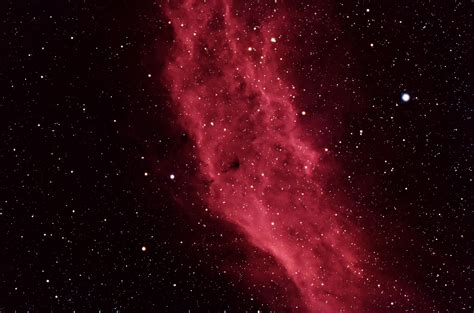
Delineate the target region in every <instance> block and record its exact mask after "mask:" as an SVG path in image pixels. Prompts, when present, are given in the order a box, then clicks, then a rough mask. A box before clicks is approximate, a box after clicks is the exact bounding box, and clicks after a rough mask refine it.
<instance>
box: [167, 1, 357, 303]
mask: <svg viewBox="0 0 474 313" xmlns="http://www.w3.org/2000/svg"><path fill="white" fill-rule="evenodd" d="M272 15H273V18H271V19H270V18H263V17H262V21H263V22H262V23H260V24H259V25H258V27H252V26H249V22H248V21H246V20H245V18H244V17H242V16H237V14H236V12H235V9H234V8H233V4H232V1H229V0H209V1H181V2H179V3H174V5H170V6H169V7H168V8H167V16H168V18H169V20H170V23H171V24H172V26H173V29H174V32H175V42H174V45H173V48H172V52H171V55H170V57H169V62H168V64H167V67H166V69H165V72H164V76H165V79H166V80H167V82H168V85H169V86H170V92H171V97H172V99H173V101H174V102H175V104H176V110H177V113H178V116H179V119H180V121H181V123H182V125H183V127H184V128H185V129H186V130H187V132H188V133H189V134H190V135H191V137H192V138H193V140H195V143H196V151H197V157H198V159H199V163H200V171H201V173H202V175H203V176H204V177H205V178H207V180H209V181H210V184H209V186H208V187H206V188H208V189H207V192H206V199H205V201H206V203H207V204H208V206H209V209H210V210H212V211H213V212H214V213H216V214H219V215H221V216H222V217H224V218H225V219H226V220H227V221H229V222H230V223H233V224H235V225H237V226H238V227H239V229H240V230H241V231H242V232H243V233H244V234H245V236H246V237H247V238H248V240H249V242H250V243H251V244H253V245H254V246H255V247H257V248H259V249H261V250H262V251H264V252H266V253H268V254H270V255H271V256H273V257H274V259H275V260H276V261H277V262H278V263H279V264H280V265H281V266H282V267H283V268H284V269H285V272H286V273H285V275H286V276H287V277H288V278H289V279H290V280H291V281H292V282H293V283H294V285H295V286H296V287H297V289H298V291H299V294H296V295H293V296H292V297H293V298H294V299H295V302H296V303H300V308H301V307H304V308H306V310H307V311H310V312H341V310H343V311H344V310H345V311H357V310H358V308H359V307H360V305H361V303H362V300H363V299H362V296H363V294H364V292H363V291H362V290H361V286H362V280H363V279H365V278H364V275H363V269H361V268H359V266H360V264H359V263H360V262H359V260H360V255H359V252H358V251H359V249H358V245H359V244H360V242H359V240H358V238H357V237H356V235H354V229H352V228H353V226H350V224H347V223H346V221H343V220H342V219H341V214H338V213H339V210H338V209H337V207H336V206H335V205H334V204H333V203H331V201H330V200H328V197H326V196H325V195H324V190H323V185H324V181H322V179H321V177H320V175H318V166H319V162H320V157H321V155H322V154H324V153H325V151H319V150H317V149H316V148H315V147H314V146H312V144H311V142H310V141H309V140H308V138H306V137H305V132H304V129H302V128H301V126H300V124H299V122H298V121H299V119H300V118H302V117H301V115H300V114H299V112H298V110H297V108H296V104H295V103H293V102H294V97H295V95H296V90H295V88H294V87H293V86H292V84H291V83H289V82H288V81H287V78H284V77H283V76H282V75H281V70H280V64H281V62H280V61H281V60H280V58H281V57H282V56H283V55H284V53H283V51H284V50H285V47H284V42H283V40H282V41H281V42H280V39H279V38H280V37H279V34H280V33H281V32H282V30H283V29H284V28H285V23H288V19H286V18H284V14H281V13H277V12H276V10H275V12H273V13H272Z"/></svg>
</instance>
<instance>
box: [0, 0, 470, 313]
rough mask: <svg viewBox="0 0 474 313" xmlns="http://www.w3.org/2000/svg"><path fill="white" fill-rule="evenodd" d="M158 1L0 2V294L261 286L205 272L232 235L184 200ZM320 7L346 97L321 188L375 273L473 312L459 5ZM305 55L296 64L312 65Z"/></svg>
mask: <svg viewBox="0 0 474 313" xmlns="http://www.w3.org/2000/svg"><path fill="white" fill-rule="evenodd" d="M304 2H305V3H306V4H307V7H306V10H311V9H313V8H316V7H317V6H318V4H317V3H315V4H313V5H311V1H304ZM315 2H316V1H315ZM159 3H160V2H159V1H158V2H152V1H149V0H146V1H128V0H122V1H94V2H92V1H58V0H56V1H29V2H28V1H22V0H20V1H10V0H8V1H2V3H1V4H0V12H1V13H2V21H1V22H0V42H1V43H2V46H1V49H0V88H1V94H0V121H1V123H0V127H1V128H0V138H1V146H0V161H1V168H0V177H1V185H0V188H1V189H0V197H1V198H0V213H1V215H0V223H1V224H0V227H1V228H0V229H1V238H2V244H1V257H0V259H1V261H0V262H1V263H0V266H1V272H0V275H1V276H0V308H3V309H11V310H13V309H16V310H20V311H21V310H26V309H29V310H30V312H31V311H49V310H53V311H65V310H68V311H72V310H76V312H81V311H88V310H99V309H102V310H111V309H112V308H117V309H120V310H121V311H158V310H160V311H165V312H168V311H169V312H184V311H187V310H188V309H191V310H192V311H194V312H196V311H197V312H207V311H209V312H215V311H218V310H224V309H229V308H233V309H234V310H236V311H242V310H244V309H248V310H250V309H255V310H256V309H257V308H260V309H262V308H265V305H264V304H263V303H260V301H259V296H258V294H259V290H260V289H261V288H262V287H261V286H253V287H252V286H251V285H249V286H247V285H246V284H244V283H240V282H239V281H238V280H236V279H235V278H231V277H228V276H226V275H222V273H221V271H219V270H218V269H219V267H220V266H221V265H222V264H223V263H224V262H229V260H231V261H232V260H233V259H234V261H235V262H236V263H238V261H237V260H239V255H240V254H239V253H240V252H239V249H240V247H242V246H243V245H245V242H244V239H243V238H242V236H241V235H239V234H238V233H237V232H235V231H234V230H233V229H232V227H231V226H229V225H225V224H223V223H222V222H220V221H216V220H211V219H209V218H208V220H206V217H205V216H202V215H200V214H197V213H196V214H194V213H189V211H191V212H192V211H193V210H192V206H191V204H190V201H191V200H190V199H192V197H191V196H188V193H189V192H190V190H192V188H190V187H189V184H190V182H189V180H187V179H186V178H187V177H190V176H192V175H194V173H195V169H194V167H193V165H192V162H191V161H190V160H191V156H190V155H189V154H190V152H189V151H190V149H189V145H190V144H191V143H190V140H189V138H187V137H186V136H184V135H183V134H182V131H181V130H180V129H179V127H177V126H176V125H175V123H176V121H175V120H174V118H173V113H172V110H171V108H170V104H169V101H168V96H167V92H166V89H165V88H164V87H163V86H162V85H161V84H160V83H159V79H157V78H156V77H157V76H158V75H159V73H160V69H161V67H162V66H163V62H165V56H166V53H167V49H168V48H169V46H170V44H171V40H172V33H171V30H170V28H169V26H168V25H167V22H166V19H165V18H164V17H163V15H162V12H161V10H160V5H159ZM367 9H369V12H367ZM332 13H333V14H334V18H335V20H337V21H338V24H339V25H338V27H337V29H335V30H334V32H335V33H336V32H340V33H341V34H342V35H341V36H342V37H344V38H345V41H346V42H347V43H348V44H347V45H345V46H344V47H345V48H344V49H347V51H348V52H349V55H348V56H347V60H346V61H347V62H348V63H349V64H350V67H351V70H350V72H348V73H347V75H349V76H350V78H351V79H353V83H352V85H351V86H352V87H351V88H353V92H354V94H355V96H354V97H353V99H351V100H350V101H346V102H345V103H340V104H337V105H338V106H339V107H341V106H342V107H343V108H342V111H343V112H344V113H342V114H339V115H338V117H337V122H333V127H334V132H335V133H336V135H334V136H333V137H331V138H332V139H331V142H328V144H329V146H330V147H331V150H332V151H335V153H334V156H335V160H336V162H339V164H342V165H341V173H339V174H338V175H339V176H338V177H339V178H338V180H337V183H335V188H336V187H337V188H338V189H340V190H339V191H340V192H343V193H345V194H347V197H348V198H349V199H352V202H353V203H354V212H355V213H354V219H355V220H357V223H358V224H359V225H361V227H362V228H363V229H364V231H366V233H367V234H370V237H371V238H372V239H373V242H371V243H370V245H371V246H372V248H373V249H374V251H377V253H379V254H380V263H379V265H378V266H379V267H380V269H381V270H383V271H385V272H387V273H390V274H391V275H393V276H394V277H395V278H396V279H398V280H399V281H403V282H405V283H406V284H407V285H409V286H411V287H412V288H414V289H415V290H417V292H419V293H420V294H422V295H423V297H424V298H426V299H428V301H429V302H431V303H432V305H433V306H432V307H436V308H438V309H439V310H442V311H445V310H449V311H450V312H461V311H466V312H472V310H473V300H472V291H471V290H472V287H473V286H472V278H473V277H472V259H473V255H472V231H471V229H472V224H471V221H472V212H471V211H472V149H471V148H472V120H471V118H472V101H473V93H474V88H473V86H472V83H473V76H472V70H473V61H472V57H473V56H474V51H473V30H474V28H473V26H474V16H473V4H472V3H471V2H469V1H449V0H448V1H405V0H402V1H378V2H375V1H347V2H344V3H343V2H342V1H338V2H337V3H335V6H334V10H333V11H332ZM310 26H311V25H310V24H308V23H306V22H305V21H304V20H301V21H299V23H298V24H297V25H296V26H295V27H300V28H301V29H303V30H304V29H310V30H311V27H310ZM306 35H307V37H306V39H305V42H304V43H302V44H301V47H304V49H305V50H306V49H307V50H306V51H312V50H314V51H317V49H318V45H317V42H316V40H315V41H312V40H311V34H310V33H307V34H306ZM328 36H332V34H328ZM371 44H373V46H371ZM314 58H317V54H316V56H315V57H314ZM304 62H306V63H303V64H300V66H298V69H299V71H300V72H301V73H300V74H299V75H300V76H301V77H302V76H309V77H311V76H312V75H317V73H310V72H309V70H307V67H305V64H306V65H307V64H308V63H311V62H314V63H317V62H318V60H317V59H313V60H311V59H310V60H309V61H308V60H306V61H304ZM149 74H150V75H151V77H149ZM336 80H337V78H336ZM300 84H301V85H302V86H304V85H305V81H304V80H302V81H301V82H300ZM404 91H406V92H408V93H410V95H411V97H412V100H411V101H409V102H408V103H402V102H401V101H400V95H401V93H402V92H404ZM310 96H311V95H309V96H307V97H310ZM313 96H315V97H316V95H313ZM311 105H312V104H311V103H309V102H305V103H303V106H305V107H306V108H307V109H308V110H311ZM328 105H330V104H328ZM344 106H346V107H344ZM360 130H363V135H362V136H361V135H360ZM142 157H143V158H142ZM171 172H173V173H175V174H176V176H177V179H176V180H174V181H171V180H169V179H168V176H169V174H170V173H171ZM144 173H150V174H149V175H148V176H145V174H144ZM197 205H199V204H197ZM183 207H184V208H188V210H183ZM185 211H188V213H185ZM203 224H206V226H207V227H206V228H203V227H202V225H203ZM222 236H223V237H222ZM218 238H231V239H232V240H230V239H229V240H224V241H225V242H226V243H225V244H222V242H221V241H222V240H221V241H219V239H218ZM219 242H221V243H219ZM143 246H146V247H147V250H146V251H142V247H143ZM48 281H49V282H48ZM244 286H247V287H244ZM387 310H388V309H387ZM392 310H395V311H396V309H392ZM424 310H427V309H426V308H422V307H416V306H415V311H417V312H420V311H424Z"/></svg>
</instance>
